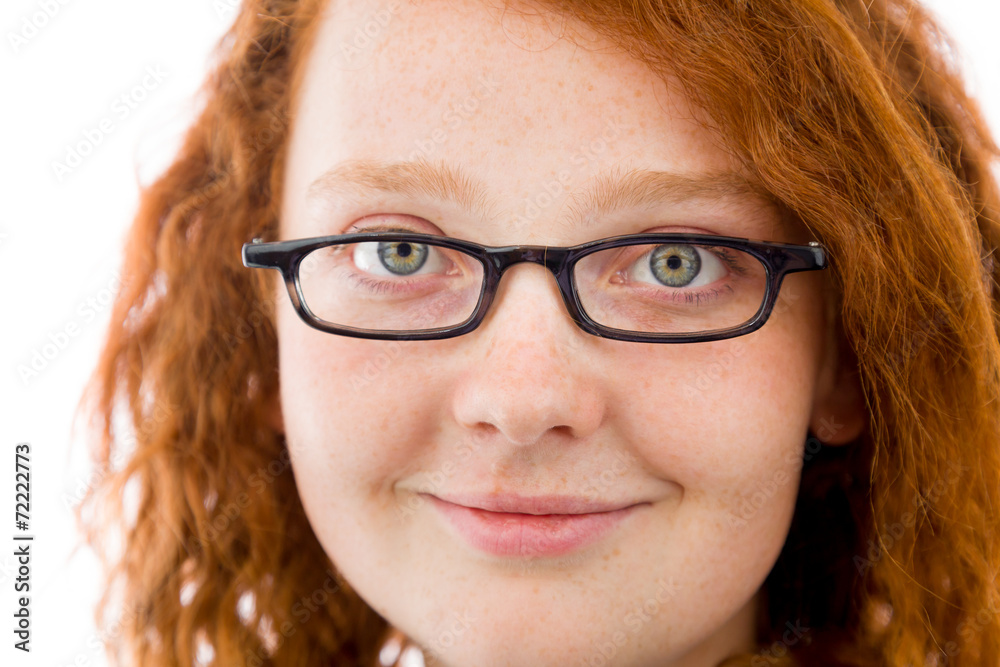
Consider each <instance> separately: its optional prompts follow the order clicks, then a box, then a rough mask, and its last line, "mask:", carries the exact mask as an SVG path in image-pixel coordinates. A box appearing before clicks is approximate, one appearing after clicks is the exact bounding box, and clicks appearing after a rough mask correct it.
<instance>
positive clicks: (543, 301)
mask: <svg viewBox="0 0 1000 667" xmlns="http://www.w3.org/2000/svg"><path fill="white" fill-rule="evenodd" d="M461 339H464V342H463V344H464V345H467V346H468V349H467V354H468V356H466V357H465V359H467V362H466V363H467V368H466V372H465V373H464V374H463V375H462V381H461V382H460V383H459V386H458V387H457V389H456V393H455V396H454V401H455V402H454V406H453V409H454V415H455V418H456V420H457V421H458V422H459V423H460V424H461V425H462V426H464V427H466V428H469V429H479V430H482V429H490V430H494V429H495V431H496V432H498V434H499V435H502V437H503V439H504V440H505V441H506V442H508V443H510V444H512V445H519V446H526V445H531V444H534V443H538V442H539V441H541V440H543V439H546V438H548V437H550V436H551V435H552V434H553V433H561V434H562V437H566V436H571V437H575V438H585V437H587V436H589V435H591V434H592V433H593V432H594V431H596V430H597V428H598V427H599V425H600V424H601V422H602V420H603V419H604V412H605V406H604V400H603V398H602V383H601V381H600V373H599V370H600V369H599V368H598V358H597V357H598V355H597V353H596V352H597V347H598V345H599V344H601V343H604V344H606V341H602V340H601V339H599V338H597V337H594V336H591V335H590V334H588V333H586V332H585V331H583V330H582V329H580V328H579V327H578V326H577V325H576V324H575V323H574V322H573V320H572V318H571V317H570V315H569V313H568V312H567V311H566V306H565V304H564V303H563V301H562V297H561V295H560V293H559V287H558V285H557V283H556V281H555V277H554V276H553V275H552V274H551V273H550V272H549V271H548V270H547V269H546V268H545V267H543V266H540V265H538V264H529V263H521V264H517V265H515V266H512V267H510V268H509V269H508V270H507V271H506V272H505V273H504V275H503V278H501V281H500V285H499V286H498V290H497V294H496V296H495V298H494V300H493V303H492V305H491V306H490V310H489V312H488V313H487V314H486V317H485V319H484V320H483V321H482V323H480V325H479V326H478V327H477V328H476V329H475V330H474V331H472V332H470V333H468V334H466V335H465V336H462V337H461Z"/></svg>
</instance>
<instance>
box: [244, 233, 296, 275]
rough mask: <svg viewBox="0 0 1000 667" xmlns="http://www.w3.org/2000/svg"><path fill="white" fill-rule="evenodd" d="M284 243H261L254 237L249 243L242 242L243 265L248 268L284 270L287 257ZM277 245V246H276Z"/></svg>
mask: <svg viewBox="0 0 1000 667" xmlns="http://www.w3.org/2000/svg"><path fill="white" fill-rule="evenodd" d="M285 245H286V244H280V246H279V245H278V244H275V243H263V242H262V240H261V239H259V238H255V239H254V240H253V241H251V242H250V243H244V244H243V266H245V267H247V268H249V269H279V270H281V271H284V270H285V266H286V262H287V259H288V254H287V250H286V248H285V247H283V246H285ZM276 246H278V247H276Z"/></svg>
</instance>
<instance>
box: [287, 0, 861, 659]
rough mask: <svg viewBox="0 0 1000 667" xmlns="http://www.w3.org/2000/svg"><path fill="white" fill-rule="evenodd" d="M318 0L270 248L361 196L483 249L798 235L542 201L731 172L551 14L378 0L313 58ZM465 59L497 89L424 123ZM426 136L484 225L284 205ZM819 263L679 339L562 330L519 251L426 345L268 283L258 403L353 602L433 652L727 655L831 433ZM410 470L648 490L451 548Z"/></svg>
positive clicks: (596, 493)
mask: <svg viewBox="0 0 1000 667" xmlns="http://www.w3.org/2000/svg"><path fill="white" fill-rule="evenodd" d="M336 4H337V5H343V4H350V3H336ZM388 6H389V5H388V4H386V5H385V7H388ZM367 7H368V6H367V5H366V6H365V7H363V8H361V9H358V8H355V9H354V11H353V12H352V13H351V15H352V16H354V15H357V16H358V17H360V19H358V20H362V19H363V17H364V16H365V15H366V11H372V12H374V11H377V10H378V8H379V7H382V5H380V4H378V3H375V4H372V5H371V7H370V8H369V9H366V8H367ZM338 11H339V10H338V9H337V8H334V9H333V10H332V13H331V14H329V15H327V16H325V17H324V18H323V19H322V24H321V26H320V29H319V32H318V34H317V42H316V45H315V50H314V51H313V53H312V54H311V57H310V60H309V62H308V71H307V76H306V79H305V82H304V85H303V88H302V91H301V96H302V97H301V105H300V111H299V115H298V117H297V119H296V123H295V125H294V127H293V134H292V139H291V141H292V143H291V145H290V152H289V161H288V171H287V174H286V183H285V199H284V201H283V206H282V214H281V237H282V238H286V239H291V238H302V237H309V236H318V235H322V234H333V233H341V232H343V231H345V230H346V229H347V228H348V227H349V226H350V225H351V224H352V223H354V222H356V221H357V220H359V219H362V218H364V217H365V216H370V215H374V214H385V215H387V216H389V217H391V218H394V219H397V220H399V221H404V222H406V223H407V224H412V225H414V226H415V228H416V229H417V230H423V231H428V232H435V233H443V234H446V235H449V236H454V237H458V238H465V239H469V240H473V241H477V242H480V243H484V244H487V245H505V244H515V243H534V244H545V245H572V244H576V243H582V242H585V241H589V240H592V239H597V238H603V237H607V236H614V235H617V234H625V233H638V232H643V231H654V230H658V231H683V230H687V231H698V230H707V231H708V232H712V233H720V234H729V235H735V236H750V237H756V238H762V239H768V240H775V241H789V242H800V241H801V240H802V230H801V229H794V228H787V227H782V226H781V225H780V224H779V219H778V217H777V215H776V214H775V213H774V212H773V211H768V210H765V209H763V208H762V209H760V210H757V211H752V212H747V211H742V210H737V209H734V208H732V207H731V206H730V205H728V204H719V205H715V206H706V205H704V204H699V205H693V204H691V205H675V206H671V207H663V208H657V209H655V210H653V209H643V210H638V211H637V210H632V211H623V212H622V213H620V214H611V215H609V216H607V217H602V218H600V219H594V220H589V221H587V222H586V223H583V222H580V221H574V220H572V219H568V218H566V217H565V216H567V210H568V209H567V208H566V207H565V206H564V205H565V204H566V203H567V201H568V198H569V195H570V193H572V192H576V191H581V190H583V189H586V188H587V187H589V185H590V183H591V181H592V179H594V178H595V177H598V176H600V175H602V174H608V173H611V172H612V171H613V170H614V169H616V168H619V167H622V166H635V167H639V168H651V169H660V170H664V171H678V172H685V171H692V172H709V171H715V170H721V169H734V168H735V162H734V161H733V160H732V159H731V157H730V156H729V155H728V154H727V153H726V152H725V151H723V150H722V149H721V148H720V147H719V145H718V141H717V140H716V138H715V137H714V136H713V135H712V134H711V133H710V132H709V131H708V130H706V129H704V128H702V127H700V126H698V125H696V124H694V123H693V122H692V121H691V120H690V119H691V117H692V111H691V109H690V107H689V106H688V102H687V101H686V99H685V98H684V97H682V96H681V94H680V92H679V88H678V87H676V86H668V85H666V84H665V83H664V82H662V81H660V80H659V79H657V78H656V77H654V76H653V75H652V74H651V73H649V72H648V71H646V70H645V69H644V67H643V66H642V65H641V64H640V63H638V62H637V61H633V60H631V59H629V58H628V57H627V56H625V55H623V54H621V53H620V52H619V51H617V50H616V49H615V48H614V47H613V46H612V45H610V44H607V43H604V42H602V41H600V40H599V39H597V38H596V37H594V36H593V35H588V34H587V33H586V32H585V31H584V30H583V29H582V28H581V27H579V26H573V25H571V24H570V23H569V22H568V21H567V20H563V19H561V18H553V17H548V19H549V20H547V21H541V20H539V19H538V17H534V18H532V19H523V18H519V17H518V14H517V13H516V12H507V13H506V14H503V21H502V23H501V12H500V11H499V10H497V9H495V8H490V7H488V6H487V5H485V4H482V3H477V2H459V1H454V2H438V1H436V0H431V1H428V2H420V3H415V4H413V3H407V2H404V3H402V4H401V5H400V7H399V9H398V11H396V12H395V13H394V14H393V16H392V19H391V21H390V22H389V24H388V25H387V26H386V28H385V29H384V30H383V32H382V33H381V34H380V35H379V37H378V38H377V39H376V40H375V42H376V43H375V44H374V45H373V46H372V47H369V48H371V49H372V50H371V52H369V53H367V54H365V59H364V66H363V67H360V68H358V69H354V70H349V69H342V68H339V67H337V66H336V63H338V62H341V61H342V60H339V59H342V45H343V44H344V43H350V39H351V38H352V35H353V34H354V32H353V30H354V27H355V25H356V23H354V22H352V21H353V20H354V19H351V20H346V19H345V20H340V19H341V17H340V16H339V15H338ZM552 30H554V31H555V32H554V33H553V32H552ZM560 35H561V36H560ZM570 35H577V36H578V37H579V40H578V41H582V42H583V43H584V46H586V48H584V47H582V46H580V45H579V44H574V43H573V41H571V39H570ZM598 47H599V48H598ZM480 77H486V78H488V79H490V80H492V81H496V82H497V89H496V91H494V92H492V93H486V94H485V95H484V96H483V97H482V98H481V99H478V100H477V101H478V104H477V106H476V109H475V111H472V112H470V113H469V114H467V116H465V117H463V118H462V120H461V122H460V123H458V125H457V127H450V126H448V125H447V124H446V123H445V122H444V121H443V117H444V114H445V113H447V112H448V110H449V109H451V108H453V107H454V106H455V105H456V104H461V103H462V102H463V100H466V99H467V98H469V96H470V95H472V94H473V93H474V92H475V91H476V90H477V87H478V86H480V83H479V79H480ZM609 121H614V123H615V124H616V125H617V127H618V128H619V131H618V132H617V134H615V136H614V137H613V139H611V140H608V141H606V142H605V144H604V148H603V149H602V150H601V151H600V152H595V153H593V154H592V155H590V156H589V157H588V159H586V160H584V161H583V162H584V164H574V163H573V157H574V155H577V154H578V153H579V151H580V146H581V145H584V146H585V145H589V144H590V143H591V142H592V141H594V140H596V139H599V138H601V137H602V133H605V132H606V131H607V126H608V122H609ZM436 129H444V132H445V140H444V141H442V142H437V143H435V144H434V147H433V149H432V150H431V152H429V153H428V154H426V155H424V156H423V157H425V158H426V159H428V160H430V161H438V160H440V161H444V162H446V163H448V164H458V165H461V166H462V167H463V168H464V169H466V170H467V171H469V172H470V173H471V174H472V175H473V176H474V177H475V178H477V179H479V180H482V181H483V182H484V183H485V184H486V185H487V186H488V190H489V194H490V196H491V197H492V198H493V199H494V200H495V201H496V202H497V204H498V206H497V208H496V210H495V213H496V216H495V217H491V218H489V219H479V218H478V217H476V216H474V215H472V214H469V213H466V212H465V211H464V210H462V209H460V208H459V207H458V206H457V205H454V204H449V203H438V202H433V201H430V200H424V199H421V200H419V201H406V200H403V199H399V198H389V197H385V198H384V199H383V198H373V199H372V200H371V201H370V202H369V203H368V204H367V205H365V206H357V205H347V204H344V205H342V206H341V205H339V204H337V203H332V204H329V205H327V206H326V207H321V208H318V209H317V208H314V207H311V206H307V204H306V191H307V188H308V186H309V184H310V183H311V182H312V181H313V180H314V179H316V178H317V177H319V176H320V174H322V173H323V172H324V171H326V170H327V169H329V168H331V167H332V166H333V165H335V164H337V163H339V162H341V161H343V160H346V159H352V158H372V159H384V160H397V159H406V158H407V157H408V156H410V155H412V154H413V152H414V150H415V145H416V144H415V142H417V141H419V140H425V139H426V138H427V137H430V136H431V135H432V132H433V131H434V130H436ZM563 170H568V171H569V173H570V178H569V180H568V182H567V186H566V188H565V191H564V192H563V193H561V194H560V195H559V196H557V197H555V198H554V199H553V201H552V203H551V205H548V206H545V207H543V208H542V209H541V211H540V213H539V214H538V215H537V216H536V217H535V218H534V219H533V220H532V222H531V224H530V225H527V226H523V225H522V226H520V227H518V226H516V225H515V224H513V222H512V221H514V220H516V212H517V210H518V207H519V206H521V205H522V204H523V202H524V201H525V200H528V199H530V198H532V197H535V196H536V195H537V194H538V193H539V192H542V191H543V190H542V184H543V183H544V182H545V181H546V180H547V179H551V178H553V176H554V175H556V174H558V173H560V172H561V171H563ZM317 211H319V212H317ZM751 225H753V226H752V227H751ZM805 238H808V235H806V237H805ZM825 280H827V278H826V277H825V276H824V275H823V274H822V273H808V274H796V275H791V276H788V277H787V278H786V279H785V283H784V285H783V287H782V298H783V299H786V300H787V303H788V307H786V308H782V309H779V310H778V311H777V312H776V313H775V314H774V315H773V316H772V318H771V319H770V320H769V322H768V323H767V324H766V325H765V326H764V327H763V328H762V329H760V330H758V331H757V332H755V333H753V334H750V335H748V336H744V337H741V338H737V339H731V340H726V341H717V342H714V343H699V344H688V345H655V344H638V343H627V342H622V341H610V340H604V339H600V338H597V337H594V336H591V335H589V334H587V333H585V332H583V331H582V330H580V329H579V328H577V327H576V326H575V325H574V323H573V322H572V320H571V319H570V318H569V316H568V314H567V313H566V311H565V307H564V305H563V303H562V300H561V298H560V296H559V293H558V289H557V286H556V283H555V280H554V279H553V277H552V276H551V274H549V273H548V272H547V271H546V270H544V269H543V268H542V267H541V266H538V265H531V264H521V265H518V266H515V267H513V268H512V269H511V270H509V271H508V272H507V273H506V274H505V276H504V279H503V281H502V283H501V286H500V289H499V292H498V294H497V297H496V299H495V301H494V303H493V306H492V309H491V311H490V313H489V314H488V316H487V318H486V320H485V321H484V322H483V323H482V325H481V326H480V327H479V328H478V329H477V330H476V331H474V332H472V333H470V334H467V335H465V336H461V337H458V338H453V339H448V340H440V341H422V342H421V341H416V342H400V343H394V342H390V341H373V340H363V339H354V338H347V337H341V336H332V335H329V334H325V333H322V332H319V331H316V330H313V329H311V328H309V327H307V326H306V325H305V324H304V323H303V322H301V321H300V320H299V318H298V317H297V316H296V315H295V313H294V312H293V310H292V307H291V305H290V304H289V302H288V299H287V297H285V296H284V295H283V294H282V295H279V299H278V301H279V303H280V304H281V306H280V307H279V311H278V321H277V325H278V338H279V353H280V372H281V395H280V399H281V411H282V415H283V420H284V428H285V430H286V434H287V437H288V442H289V446H290V449H291V453H292V464H293V468H294V471H295V477H296V481H297V483H298V486H299V491H300V493H301V496H302V500H303V503H304V506H305V508H306V511H307V513H308V515H309V519H310V521H311V523H312V525H313V528H314V530H315V532H316V534H317V536H318V537H319V539H320V541H321V543H322V544H323V546H324V548H325V549H326V551H327V553H328V554H329V555H330V557H331V558H332V560H333V561H334V563H335V564H336V565H337V567H339V568H340V569H341V571H342V572H343V573H344V575H345V576H346V577H347V579H348V580H349V581H350V582H351V583H352V585H353V586H354V587H355V588H356V590H357V591H358V592H359V593H360V594H361V595H362V596H363V597H364V598H365V600H366V601H367V602H368V603H369V604H370V605H372V607H373V608H374V609H376V610H377V611H378V612H379V613H381V614H382V615H384V616H385V617H386V618H387V619H388V620H389V621H390V622H391V623H392V624H394V625H396V626H397V627H399V628H400V629H401V630H403V631H404V632H406V633H407V634H408V635H409V636H411V637H412V638H413V639H414V640H415V641H417V642H418V643H419V644H421V645H422V646H424V647H425V648H426V649H427V650H428V653H429V654H430V655H431V656H432V657H433V658H437V659H440V661H441V662H442V664H447V665H456V666H467V665H486V666H491V665H497V666H499V665H535V666H544V665H553V666H555V665H570V664H591V663H590V662H589V661H590V660H591V659H593V658H594V656H599V655H601V651H602V646H603V647H604V649H605V650H609V651H612V652H613V655H612V658H611V659H610V660H609V662H607V663H600V664H615V665H657V666H663V665H671V666H685V667H687V666H692V667H693V666H707V665H714V664H715V663H716V662H718V661H719V660H721V659H722V658H723V657H725V656H726V655H728V654H730V653H732V652H734V651H736V650H740V649H747V648H750V647H751V645H752V639H753V625H754V615H755V613H756V604H757V597H756V594H757V591H758V589H759V588H760V586H761V584H762V583H763V581H764V579H765V577H766V576H767V574H768V572H769V571H770V569H771V567H772V565H773V563H774V561H775V559H776V558H777V555H778V553H779V552H780V549H781V547H782V545H783V543H784V540H785V538H786V535H787V531H788V527H789V524H790V521H791V517H792V512H793V509H794V499H795V495H796V491H797V486H798V479H799V468H800V462H801V459H800V452H801V449H802V446H803V443H804V441H805V439H806V435H807V429H808V428H809V427H812V428H813V429H814V430H815V429H816V428H817V425H818V424H819V420H820V419H822V418H831V417H833V418H835V419H837V420H838V421H840V422H842V423H844V424H846V426H845V427H843V428H842V429H841V430H840V431H838V432H837V433H836V435H835V437H834V438H833V439H832V440H831V442H846V441H849V440H850V439H852V438H853V437H854V436H856V435H857V433H858V429H859V428H860V426H858V424H860V421H859V420H858V419H857V411H856V409H855V411H854V412H853V413H850V414H846V413H844V412H843V410H841V408H840V407H839V406H838V405H837V404H836V401H835V400H833V397H834V396H835V395H836V394H837V392H838V391H839V390H840V389H841V387H840V384H839V383H840V382H841V380H840V377H841V376H840V375H839V374H838V373H837V372H836V371H837V361H836V355H835V350H834V349H833V346H832V345H831V344H830V340H831V339H830V338H829V331H830V322H828V321H827V315H826V313H825V309H824V303H825V298H824V295H823V291H824V285H825V282H824V281H825ZM366 368H367V369H368V371H367V372H366ZM372 368H375V369H376V371H375V372H371V369H372ZM710 370H711V371H713V372H712V374H711V376H709V375H708V374H707V372H708V371H710ZM699 378H700V379H701V380H702V381H701V382H698V380H699ZM838 410H841V412H838ZM852 417H854V419H852ZM776 474H780V475H784V476H785V477H784V479H785V481H784V482H783V483H777V484H773V485H772V487H773V489H772V488H771V487H768V488H769V489H770V492H769V493H768V494H766V498H765V502H763V504H762V505H761V506H760V507H759V508H756V509H755V510H754V512H753V513H752V515H751V516H750V517H749V518H748V519H747V520H746V522H745V524H746V525H742V526H734V525H733V524H732V521H731V519H732V517H733V516H734V515H738V513H739V512H740V511H741V510H740V508H741V503H742V502H743V501H744V500H745V499H746V498H747V497H749V496H750V495H751V494H753V493H755V491H757V490H758V488H759V487H760V486H761V485H762V484H766V483H767V482H768V481H770V480H773V479H775V475H776ZM424 488H430V489H433V490H434V492H435V493H438V492H440V493H446V492H449V491H452V492H457V491H477V492H490V491H498V492H499V491H508V492H512V493H519V494H522V495H547V494H564V495H575V496H583V495H588V494H589V495H590V497H596V498H600V499H610V500H629V501H631V502H645V503H647V505H646V506H644V507H642V508H641V511H639V512H636V513H635V514H634V515H633V516H632V517H630V519H629V520H628V521H626V522H624V523H623V524H621V525H620V526H619V527H617V528H616V529H615V530H614V531H612V532H611V533H610V534H609V536H607V537H605V538H603V539H602V540H601V541H599V542H598V543H597V544H595V545H592V546H589V547H586V548H584V549H582V550H580V551H579V552H574V553H571V554H567V555H565V556H562V557H560V558H534V559H530V560H526V561H523V562H519V561H517V559H503V558H499V557H492V556H488V555H486V554H484V553H481V552H478V551H475V550H473V549H472V548H471V547H469V546H468V545H467V544H466V543H465V542H463V541H461V540H460V539H458V538H457V537H456V536H455V535H454V534H453V533H452V532H450V531H449V530H448V527H447V525H446V524H445V523H444V522H443V521H442V520H441V517H440V516H439V515H438V514H437V513H436V511H435V510H434V508H433V507H432V506H431V505H430V503H428V502H427V501H426V500H425V499H424V498H423V497H422V496H420V495H419V494H418V491H419V490H421V489H424ZM668 584H669V585H668ZM456 614H459V615H461V614H464V615H465V617H464V618H465V619H466V621H467V622H463V623H460V622H459V621H457V620H456ZM623 638H624V639H623ZM609 642H610V643H609ZM609 647H611V648H609ZM595 664H596V663H595Z"/></svg>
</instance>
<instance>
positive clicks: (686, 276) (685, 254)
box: [649, 245, 701, 287]
mask: <svg viewBox="0 0 1000 667" xmlns="http://www.w3.org/2000/svg"><path fill="white" fill-rule="evenodd" d="M649 269H650V271H651V272H652V274H653V277H654V278H656V280H658V281H659V282H661V283H663V284H664V285H668V286H670V287H684V286H685V285H687V284H688V283H690V282H691V281H692V280H694V279H695V277H697V275H698V272H699V271H701V257H699V255H698V251H697V250H696V249H695V248H694V246H690V245H661V246H658V247H657V248H656V249H655V250H653V252H652V253H650V255H649Z"/></svg>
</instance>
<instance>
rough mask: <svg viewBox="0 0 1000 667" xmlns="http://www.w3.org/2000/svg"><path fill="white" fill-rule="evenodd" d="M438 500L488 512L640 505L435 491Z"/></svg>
mask: <svg viewBox="0 0 1000 667" xmlns="http://www.w3.org/2000/svg"><path fill="white" fill-rule="evenodd" d="M434 497H436V498H437V499H438V500H443V501H445V502H447V503H452V504H454V505H463V506H464V507H470V508H473V509H481V510H487V511H489V512H509V513H513V514H594V513H597V512H613V511H615V510H620V509H624V508H626V507H631V506H632V505H638V504H640V502H639V501H633V500H624V501H613V500H595V499H593V498H586V497H583V496H555V495H549V496H519V495H516V494H511V493H499V494H497V493H493V494H474V493H463V494H447V495H445V494H440V493H439V494H434Z"/></svg>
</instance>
